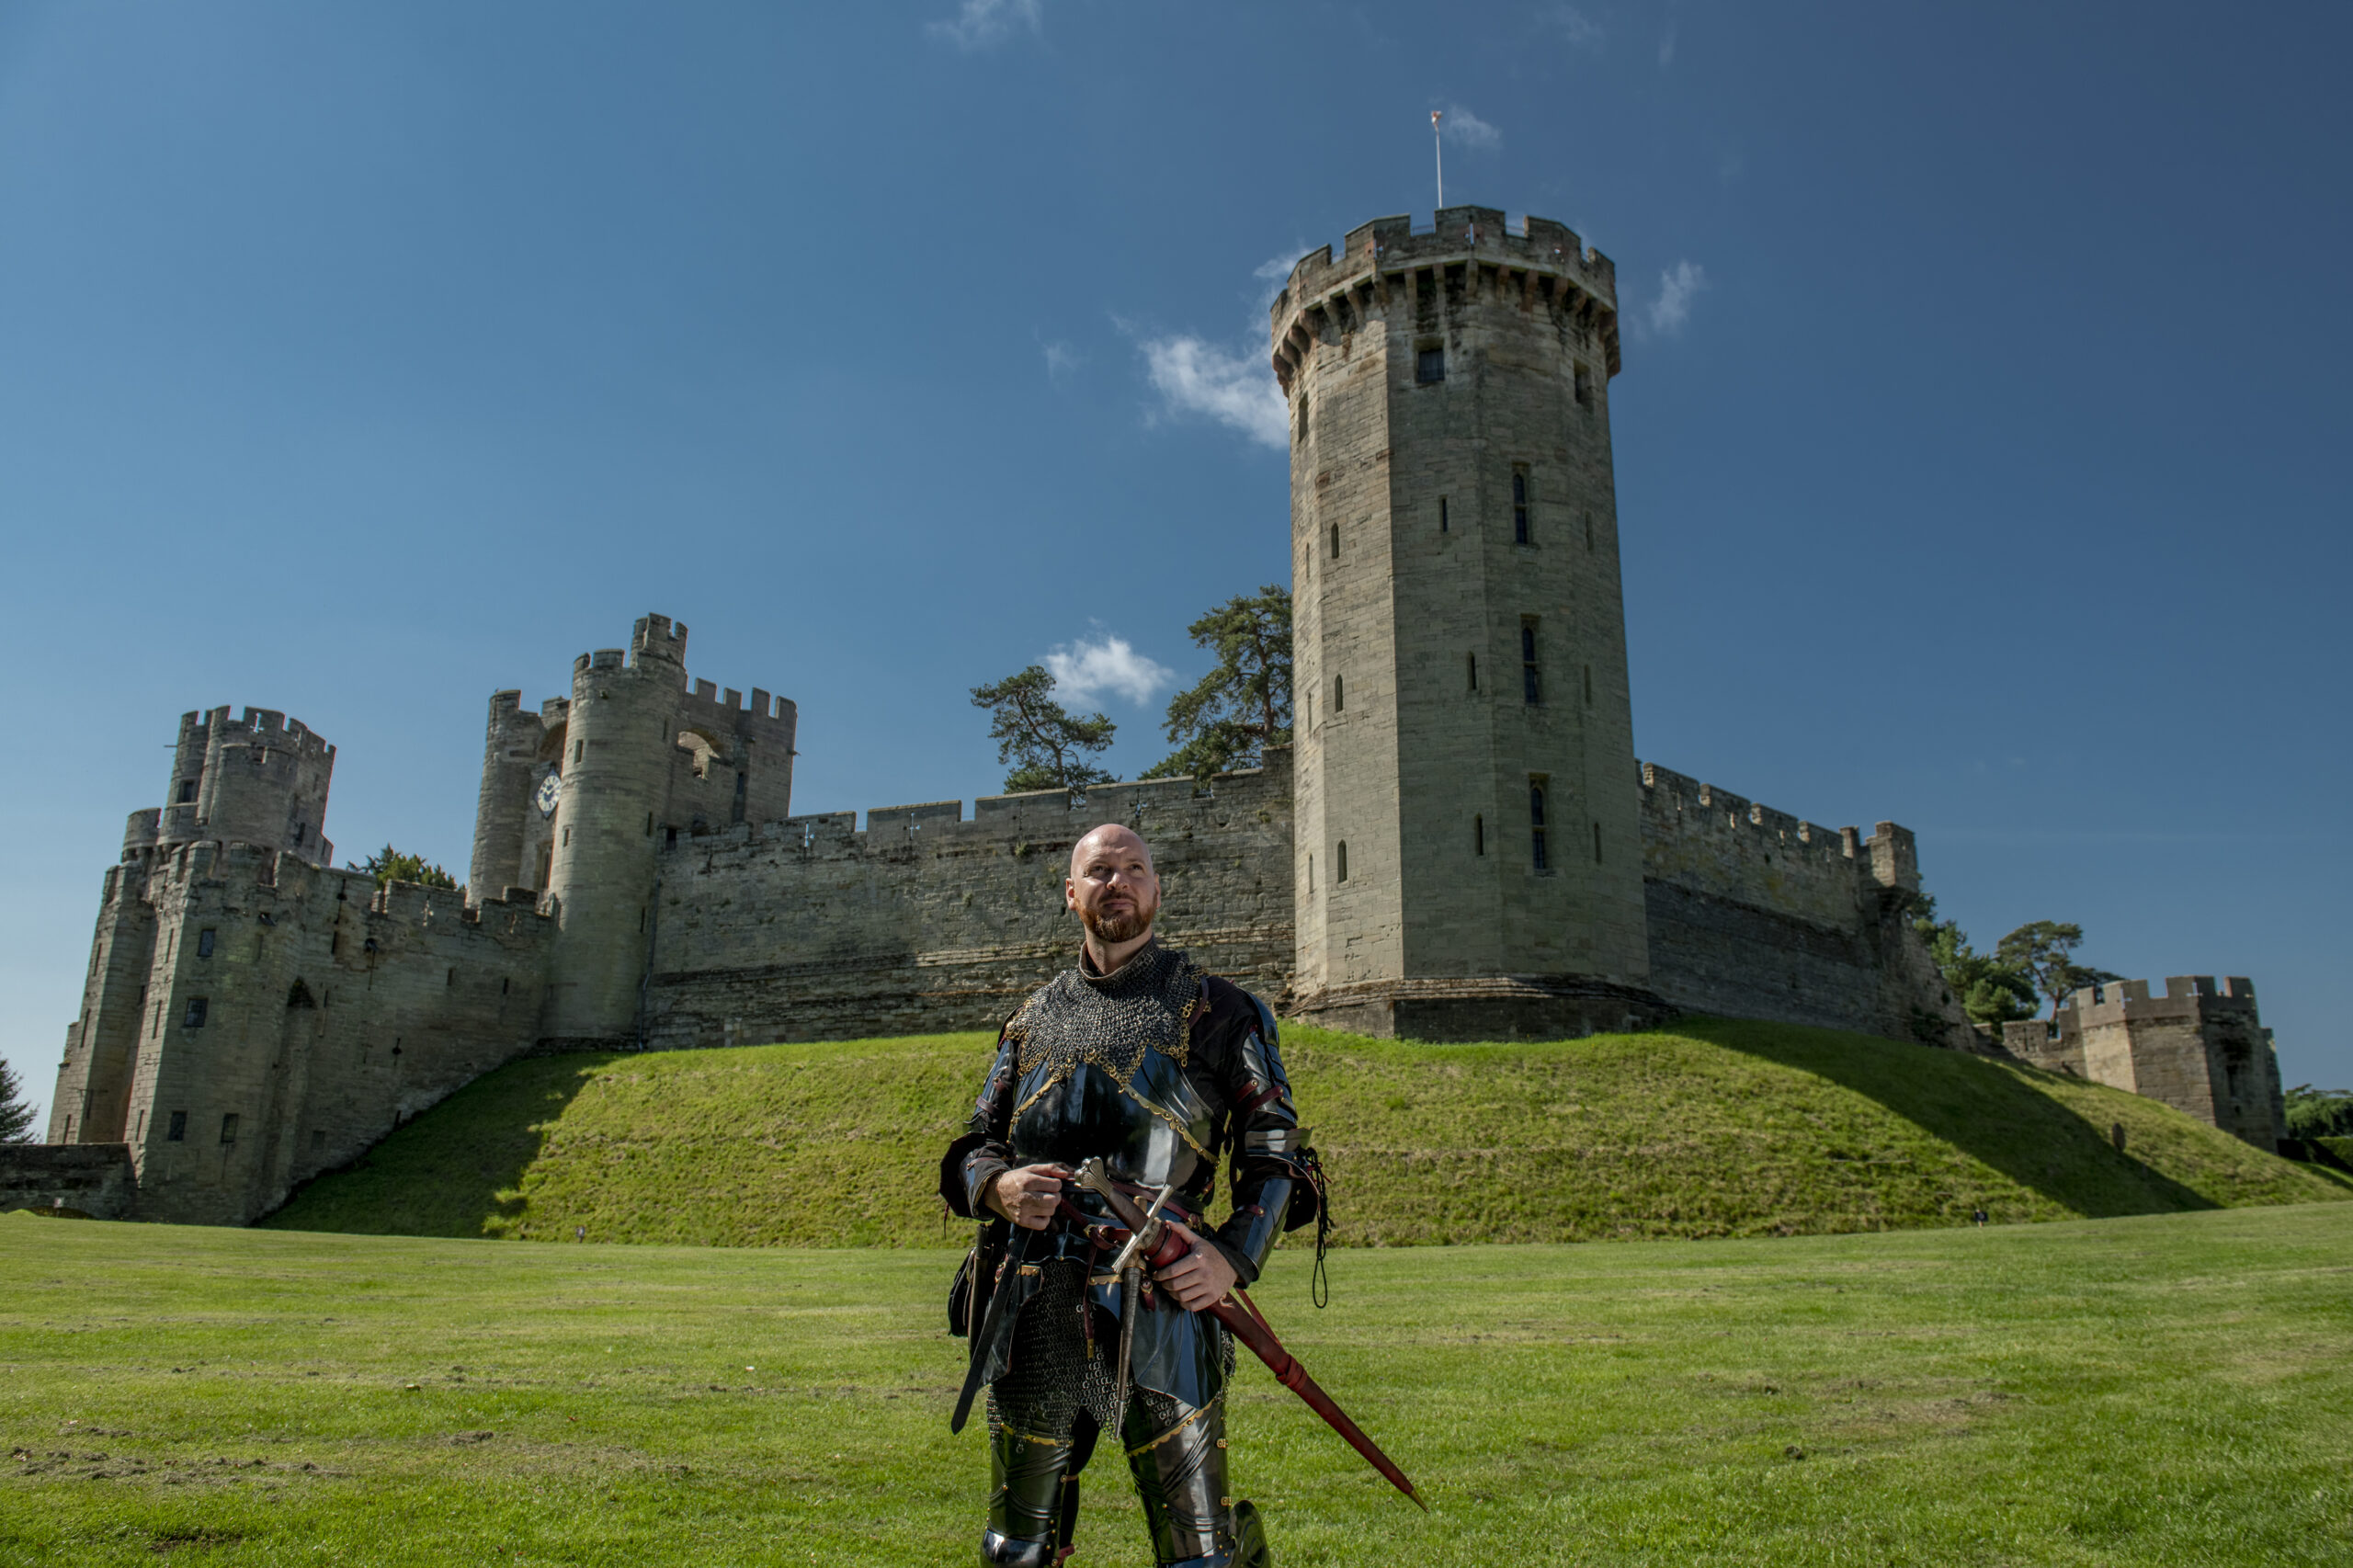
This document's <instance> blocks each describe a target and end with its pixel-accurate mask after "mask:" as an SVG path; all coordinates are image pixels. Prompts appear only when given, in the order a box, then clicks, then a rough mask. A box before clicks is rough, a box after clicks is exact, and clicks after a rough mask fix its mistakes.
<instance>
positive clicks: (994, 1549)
mask: <svg viewBox="0 0 2353 1568" xmlns="http://www.w3.org/2000/svg"><path fill="white" fill-rule="evenodd" d="M1071 1449H1072V1444H1071V1440H1070V1439H1069V1438H1068V1437H1064V1438H1063V1439H1062V1440H1061V1441H1059V1442H1057V1441H1055V1440H1053V1439H1051V1438H1047V1437H1031V1436H1029V1434H1027V1433H1025V1432H1022V1431H1020V1430H1019V1429H1018V1428H1017V1427H1015V1426H1011V1425H1009V1424H1006V1425H1000V1426H996V1427H995V1429H994V1430H993V1431H992V1432H991V1433H990V1434H989V1471H990V1476H989V1479H990V1480H991V1481H992V1482H993V1483H995V1484H994V1485H992V1486H991V1488H990V1490H989V1528H988V1532H987V1533H986V1534H985V1535H983V1537H982V1538H981V1561H982V1562H984V1563H991V1564H997V1565H1010V1568H1044V1564H1046V1563H1048V1562H1051V1561H1052V1560H1053V1551H1054V1539H1055V1537H1056V1536H1057V1535H1058V1534H1059V1533H1060V1531H1061V1526H1062V1519H1063V1479H1064V1478H1065V1477H1066V1476H1067V1475H1068V1474H1069V1472H1070V1461H1071Z"/></svg>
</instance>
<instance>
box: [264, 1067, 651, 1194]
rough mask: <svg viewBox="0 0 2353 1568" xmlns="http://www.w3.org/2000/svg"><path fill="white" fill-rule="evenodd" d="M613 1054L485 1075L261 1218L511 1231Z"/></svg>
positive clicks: (310, 1183)
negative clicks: (561, 1134)
mask: <svg viewBox="0 0 2353 1568" xmlns="http://www.w3.org/2000/svg"><path fill="white" fill-rule="evenodd" d="M612 1060H613V1057H612V1056H611V1055H609V1054H582V1055H574V1056H535V1057H528V1058H526V1059H525V1060H523V1061H520V1062H508V1063H507V1064H506V1066H504V1067H501V1068H499V1069H498V1070H496V1071H495V1072H492V1073H486V1074H483V1076H481V1077H480V1078H477V1079H475V1080H474V1081H473V1082H472V1083H471V1084H468V1085H466V1086H465V1087H464V1088H462V1089H460V1090H459V1091H458V1092H457V1093H456V1094H454V1095H451V1096H449V1098H448V1099H446V1100H443V1101H442V1102H441V1103H440V1104H439V1105H438V1106H435V1107H434V1108H432V1109H431V1110H429V1111H427V1112H426V1113H424V1114H422V1115H420V1116H418V1117H416V1118H415V1119H413V1120H411V1121H410V1122H409V1123H408V1124H407V1125H406V1126H404V1127H401V1128H399V1129H396V1130H395V1131H393V1132H392V1134H391V1135H390V1136H389V1137H387V1138H386V1139H385V1140H384V1141H383V1142H381V1143H379V1144H377V1145H376V1146H375V1147H374V1148H372V1149H370V1150H369V1151H368V1152H367V1153H364V1154H362V1155H361V1156H360V1157H359V1158H358V1159H357V1160H355V1161H353V1162H352V1163H351V1164H350V1165H346V1166H344V1167H343V1168H342V1169H340V1170H335V1171H327V1172H324V1173H322V1174H321V1175H319V1176H314V1177H313V1178H312V1179H311V1180H310V1181H308V1182H306V1183H304V1184H303V1185H302V1186H301V1187H296V1188H295V1189H294V1194H293V1196H292V1197H290V1198H289V1199H287V1200H286V1202H285V1204H284V1205H283V1206H282V1207H280V1208H279V1209H278V1211H277V1212H276V1213H274V1214H271V1215H269V1216H267V1218H265V1219H263V1220H261V1221H259V1223H260V1224H262V1225H264V1226H266V1227H267V1228H269V1229H271V1230H280V1231H338V1232H347V1233H357V1234H367V1235H391V1236H460V1237H472V1236H487V1235H505V1234H507V1233H508V1231H507V1228H506V1224H505V1223H503V1221H510V1220H511V1219H512V1218H513V1217H514V1216H515V1215H517V1214H518V1213H519V1212H521V1210H522V1208H523V1203H522V1199H521V1196H520V1193H519V1192H518V1190H517V1189H518V1188H519V1187H521V1185H522V1181H523V1176H524V1173H525V1172H526V1171H528V1170H529V1169H530V1166H531V1164H532V1162H533V1161H535V1160H537V1159H538V1158H539V1157H540V1150H541V1149H542V1148H543V1147H544V1146H545V1144H546V1142H547V1136H548V1130H549V1129H550V1128H551V1126H552V1125H553V1123H554V1122H556V1121H557V1120H558V1119H560V1118H562V1117H563V1113H564V1110H565V1108H567V1107H569V1106H570V1105H571V1104H572V1102H573V1099H574V1097H575V1096H578V1094H579V1093H580V1090H581V1086H582V1085H584V1084H585V1083H586V1082H587V1081H588V1079H589V1078H590V1076H592V1075H593V1074H595V1073H596V1071H597V1069H598V1068H600V1067H602V1066H604V1065H605V1064H606V1063H607V1062H611V1061H612Z"/></svg>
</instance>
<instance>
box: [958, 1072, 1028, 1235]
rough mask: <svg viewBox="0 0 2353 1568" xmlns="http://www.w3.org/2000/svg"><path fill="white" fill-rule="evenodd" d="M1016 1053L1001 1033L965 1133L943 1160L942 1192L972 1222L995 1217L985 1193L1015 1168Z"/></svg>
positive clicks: (974, 1102)
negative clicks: (997, 1179)
mask: <svg viewBox="0 0 2353 1568" xmlns="http://www.w3.org/2000/svg"><path fill="white" fill-rule="evenodd" d="M1016 1055H1017V1052H1016V1050H1015V1046H1014V1042H1013V1040H1011V1039H1009V1038H1007V1037H1006V1036H1004V1035H999V1036H998V1037H997V1042H996V1060H995V1062H993V1063H991V1065H990V1067H989V1075H988V1076H987V1077H986V1078H984V1079H983V1080H982V1082H981V1093H980V1096H979V1097H978V1098H977V1099H975V1100H974V1101H973V1102H972V1119H970V1120H969V1121H967V1122H966V1123H965V1124H964V1135H963V1136H962V1137H961V1138H959V1139H957V1140H956V1142H953V1143H950V1144H949V1145H948V1153H946V1154H945V1155H944V1156H942V1157H941V1159H940V1162H939V1196H940V1198H941V1199H943V1200H944V1201H945V1202H946V1203H947V1205H948V1209H949V1212H950V1213H953V1214H959V1215H961V1216H962V1217H963V1218H965V1219H967V1220H987V1219H992V1218H995V1210H993V1209H990V1208H989V1207H988V1206H987V1204H986V1203H985V1202H983V1199H982V1195H983V1193H985V1192H987V1191H988V1189H989V1186H990V1184H991V1183H993V1182H995V1180H996V1178H997V1177H999V1176H1003V1175H1004V1174H1005V1173H1006V1171H1009V1170H1011V1169H1012V1168H1013V1143H1012V1138H1013V1088H1014V1085H1015V1083H1016V1082H1017V1079H1018V1076H1019V1068H1018V1066H1017V1062H1016V1060H1015V1058H1016Z"/></svg>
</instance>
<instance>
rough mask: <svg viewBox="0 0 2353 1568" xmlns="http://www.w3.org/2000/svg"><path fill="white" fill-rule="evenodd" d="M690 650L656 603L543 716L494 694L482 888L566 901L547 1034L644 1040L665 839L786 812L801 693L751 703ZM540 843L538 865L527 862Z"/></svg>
mask: <svg viewBox="0 0 2353 1568" xmlns="http://www.w3.org/2000/svg"><path fill="white" fill-rule="evenodd" d="M686 660H687V629H686V628H685V627H684V626H681V625H676V624H674V623H673V622H672V621H671V619H670V618H669V617H667V616H664V615H648V616H644V617H642V618H641V619H639V620H638V622H637V625H636V627H635V629H634V630H633V631H631V636H630V645H629V647H628V648H627V649H626V650H623V649H620V648H600V649H598V650H597V652H595V653H583V654H581V655H580V657H579V658H577V659H575V660H574V661H573V665H572V697H571V699H570V700H569V701H568V702H551V703H549V704H547V705H546V706H545V707H544V708H543V709H542V710H541V711H540V714H539V715H538V716H537V717H533V716H531V715H529V714H527V713H525V712H523V711H522V710H521V706H520V702H519V694H518V693H516V692H511V691H506V692H499V693H497V694H495V695H494V696H493V697H492V699H491V707H490V722H489V728H488V733H487V736H486V738H485V743H484V748H483V786H482V794H481V798H480V801H479V804H478V810H477V815H476V820H475V832H474V864H473V879H474V883H475V886H474V887H473V888H472V896H473V898H474V899H475V900H476V902H479V901H481V900H483V899H486V898H489V897H491V896H492V889H493V887H494V886H499V885H504V886H530V887H536V888H538V889H539V890H540V892H542V893H543V894H544V895H545V897H546V899H547V900H548V906H549V908H550V909H551V912H552V913H553V914H554V915H555V916H556V941H555V947H554V953H553V957H552V960H551V965H550V968H549V983H548V992H547V1000H546V1004H545V1007H544V1010H543V1012H542V1015H541V1017H540V1039H541V1041H542V1043H543V1044H550V1045H552V1044H557V1043H561V1044H563V1045H565V1046H568V1047H571V1048H574V1049H626V1048H629V1047H631V1046H634V1045H636V1044H638V1043H640V1028H641V1024H642V1019H641V1017H640V1011H641V1002H642V993H643V987H644V982H645V976H646V973H647V969H648V966H649V964H650V963H651V962H652V960H653V953H654V937H655V935H656V934H657V931H658V928H659V927H658V922H659V913H658V911H657V909H656V907H655V898H656V893H657V891H658V889H659V885H660V875H661V867H662V857H663V855H664V853H665V851H667V850H669V849H670V848H671V847H672V846H675V845H676V844H677V843H678V842H679V839H680V836H681V835H687V836H688V837H689V838H691V837H693V836H695V835H705V834H710V833H721V832H726V831H728V830H730V829H732V828H734V827H735V826H737V825H738V824H747V823H760V822H774V821H779V820H781V819H782V818H784V817H785V816H787V815H789V814H790V812H791V806H792V738H793V731H794V724H795V716H796V715H795V710H794V707H793V705H792V704H791V703H790V702H789V701H786V700H784V699H780V698H772V697H771V696H770V695H769V694H768V693H767V691H764V690H761V689H759V688H757V687H755V688H754V689H753V691H752V700H751V705H750V707H749V708H746V707H745V702H744V694H743V693H742V692H740V691H736V690H733V689H732V688H731V689H729V690H727V691H725V692H724V693H722V692H721V691H720V689H719V688H718V687H716V686H714V685H713V684H712V683H711V682H710V681H695V682H693V683H691V685H689V683H688V679H687V664H686ZM535 742H536V744H535ZM551 764H552V766H553V767H554V768H555V769H556V781H555V783H554V785H553V788H552V792H551V794H549V795H541V794H540V790H547V789H549V776H548V774H547V773H546V772H545V771H544V770H545V769H546V768H547V767H549V766H550V765H551ZM527 802H529V804H528V805H527ZM550 806H551V807H552V809H549V807H550ZM535 822H536V823H537V825H536V826H535V825H534V823H535ZM547 835H551V836H547ZM539 843H544V844H545V846H546V848H547V850H548V852H549V858H548V861H547V872H546V875H545V877H544V878H543V879H542V878H540V876H538V874H537V872H536V870H535V869H533V868H532V867H530V866H529V861H530V860H531V859H532V858H533V857H534V855H535V847H534V846H535V845H536V844H539ZM517 858H520V859H522V860H523V861H524V862H525V864H524V865H523V866H520V867H517V864H516V862H517Z"/></svg>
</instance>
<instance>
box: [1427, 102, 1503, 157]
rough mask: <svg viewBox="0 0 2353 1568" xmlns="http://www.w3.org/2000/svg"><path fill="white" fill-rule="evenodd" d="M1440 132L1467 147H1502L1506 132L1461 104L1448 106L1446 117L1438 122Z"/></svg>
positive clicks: (1451, 140) (1450, 140)
mask: <svg viewBox="0 0 2353 1568" xmlns="http://www.w3.org/2000/svg"><path fill="white" fill-rule="evenodd" d="M1438 133H1439V134H1440V135H1442V136H1444V137H1445V138H1446V139H1447V140H1448V141H1449V142H1461V144H1462V145H1463V146H1465V147H1500V146H1502V145H1503V144H1504V133H1503V132H1502V131H1498V130H1496V129H1495V127H1494V126H1492V125H1489V124H1488V123H1487V122H1486V121H1485V120H1483V119H1480V118H1479V117H1478V116H1477V115H1475V114H1472V112H1471V111H1470V110H1469V109H1467V108H1463V107H1462V106H1461V104H1449V105H1447V106H1446V118H1445V119H1441V120H1439V121H1438Z"/></svg>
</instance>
